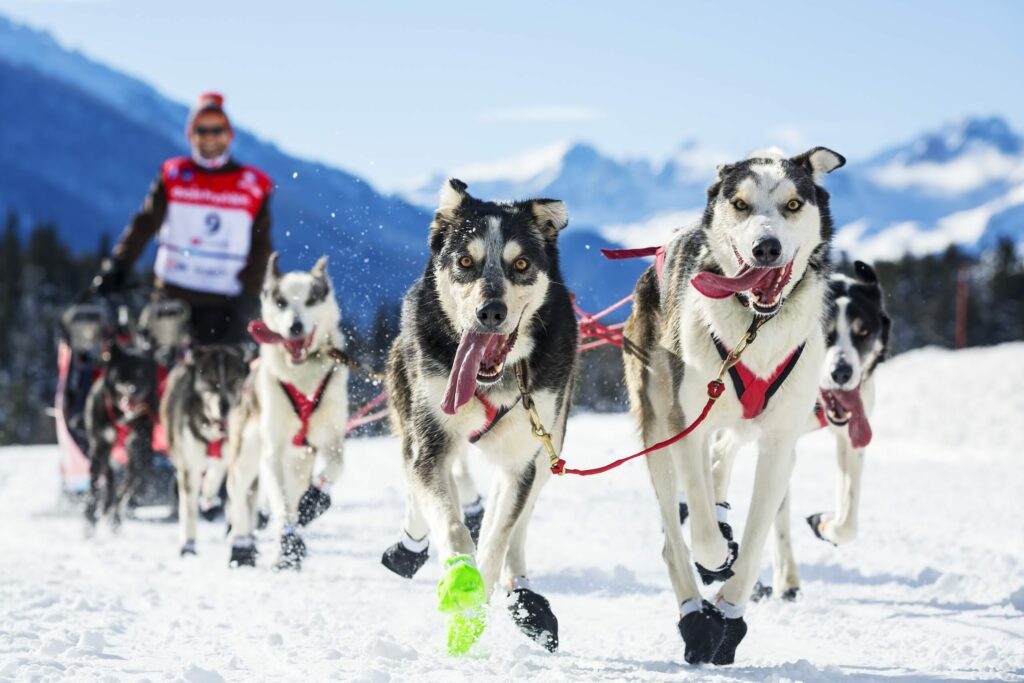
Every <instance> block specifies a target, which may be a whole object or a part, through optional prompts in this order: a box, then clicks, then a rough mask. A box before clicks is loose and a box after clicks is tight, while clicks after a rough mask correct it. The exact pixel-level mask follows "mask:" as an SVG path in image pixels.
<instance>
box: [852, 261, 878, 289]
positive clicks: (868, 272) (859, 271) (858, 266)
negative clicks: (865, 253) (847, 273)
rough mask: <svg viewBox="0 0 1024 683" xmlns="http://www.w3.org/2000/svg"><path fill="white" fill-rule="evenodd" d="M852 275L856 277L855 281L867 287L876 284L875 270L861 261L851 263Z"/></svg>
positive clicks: (876, 275) (876, 274)
mask: <svg viewBox="0 0 1024 683" xmlns="http://www.w3.org/2000/svg"><path fill="white" fill-rule="evenodd" d="M853 273H854V275H856V276H857V279H858V280H860V281H861V282H863V283H865V284H868V285H877V284H878V273H876V272H875V269H874V268H872V267H871V266H869V265H868V264H866V263H864V262H863V261H854V262H853Z"/></svg>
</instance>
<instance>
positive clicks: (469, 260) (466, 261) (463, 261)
mask: <svg viewBox="0 0 1024 683" xmlns="http://www.w3.org/2000/svg"><path fill="white" fill-rule="evenodd" d="M459 265H460V266H462V267H463V268H472V267H473V257H472V256H463V257H462V258H460V259H459Z"/></svg>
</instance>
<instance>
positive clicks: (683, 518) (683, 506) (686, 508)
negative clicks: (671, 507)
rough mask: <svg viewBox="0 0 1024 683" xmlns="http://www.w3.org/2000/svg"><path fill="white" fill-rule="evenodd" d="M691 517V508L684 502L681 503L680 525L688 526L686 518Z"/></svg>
mask: <svg viewBox="0 0 1024 683" xmlns="http://www.w3.org/2000/svg"><path fill="white" fill-rule="evenodd" d="M689 516H690V506H689V505H687V504H686V503H684V502H680V503H679V524H680V525H683V524H686V518H687V517H689Z"/></svg>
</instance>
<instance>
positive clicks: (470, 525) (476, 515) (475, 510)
mask: <svg viewBox="0 0 1024 683" xmlns="http://www.w3.org/2000/svg"><path fill="white" fill-rule="evenodd" d="M463 520H464V522H465V524H466V528H467V529H469V535H470V537H472V539H473V544H474V545H477V544H479V543H480V527H481V526H482V525H483V523H484V506H483V503H482V502H481V500H480V498H477V499H476V501H475V502H474V503H473V504H472V505H470V506H468V509H467V510H465V512H464V513H463Z"/></svg>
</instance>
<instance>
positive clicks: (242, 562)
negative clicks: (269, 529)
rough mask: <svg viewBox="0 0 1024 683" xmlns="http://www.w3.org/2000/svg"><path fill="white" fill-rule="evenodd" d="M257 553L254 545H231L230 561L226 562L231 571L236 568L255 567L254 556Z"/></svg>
mask: <svg viewBox="0 0 1024 683" xmlns="http://www.w3.org/2000/svg"><path fill="white" fill-rule="evenodd" d="M258 554H259V552H258V551H257V550H256V544H252V545H233V546H231V559H229V560H228V566H229V567H231V568H232V569H236V568H238V567H255V566H256V556H257V555H258Z"/></svg>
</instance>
